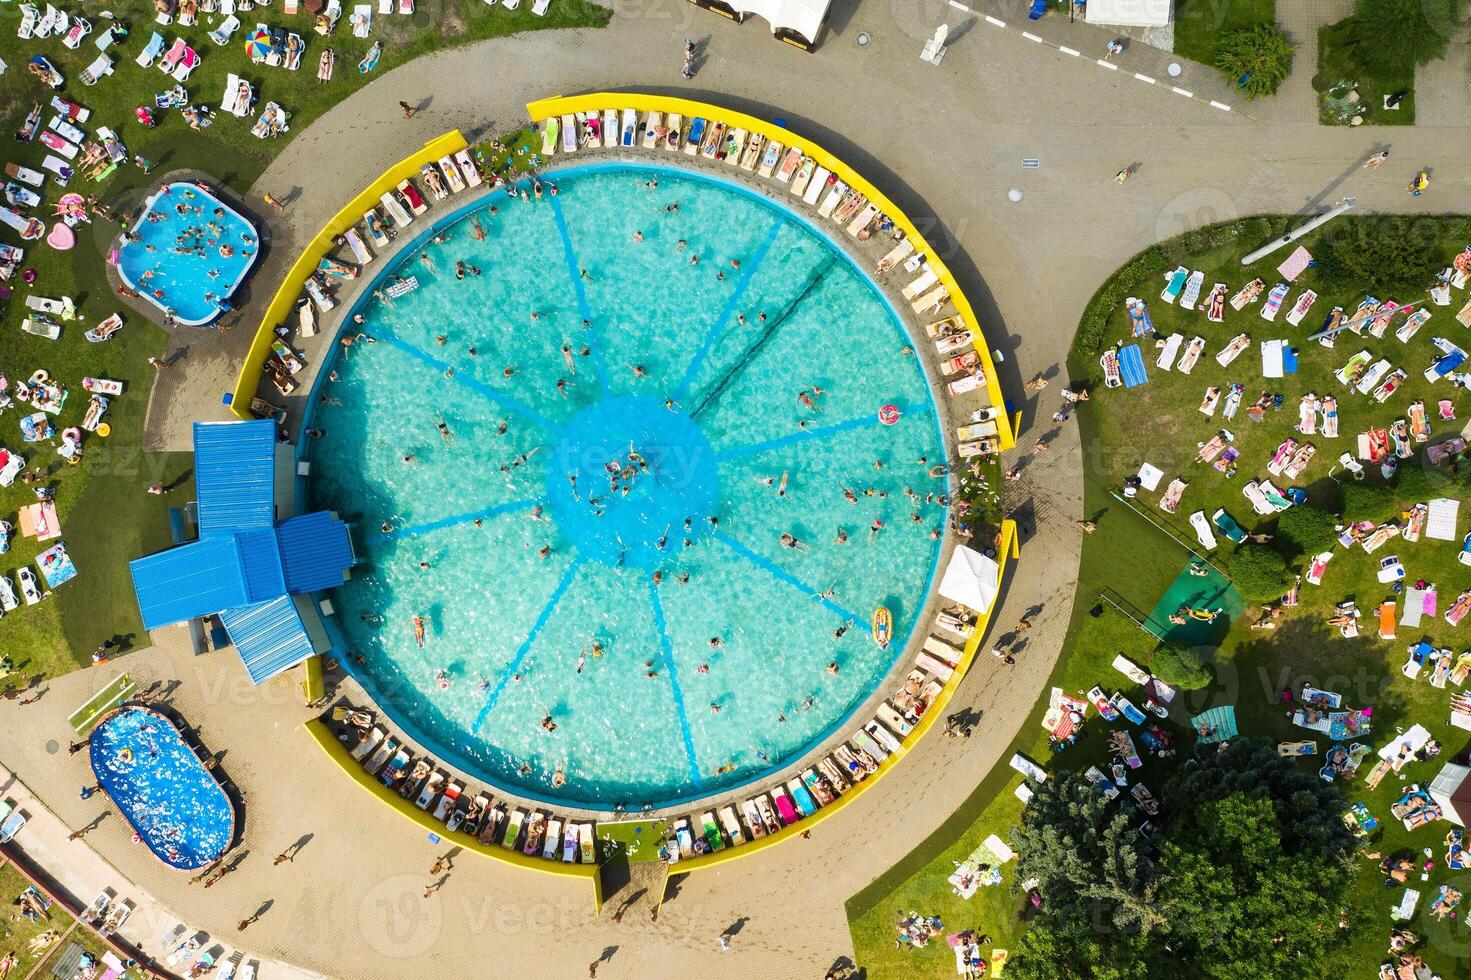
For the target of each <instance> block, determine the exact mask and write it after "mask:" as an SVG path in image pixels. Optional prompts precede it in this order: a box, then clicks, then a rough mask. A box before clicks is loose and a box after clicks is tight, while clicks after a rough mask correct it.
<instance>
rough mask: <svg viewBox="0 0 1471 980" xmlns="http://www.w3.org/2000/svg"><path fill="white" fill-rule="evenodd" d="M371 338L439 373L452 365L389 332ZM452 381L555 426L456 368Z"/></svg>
mask: <svg viewBox="0 0 1471 980" xmlns="http://www.w3.org/2000/svg"><path fill="white" fill-rule="evenodd" d="M373 339H374V340H379V341H382V342H383V343H386V344H389V345H391V346H393V347H396V348H398V349H399V350H401V351H403V352H404V353H405V354H408V355H410V356H411V357H415V358H417V359H418V360H420V361H423V362H424V364H426V365H428V366H429V367H431V368H433V369H434V370H435V371H437V372H438V373H439V374H441V375H444V372H445V371H447V370H450V369H452V368H453V365H451V364H450V363H449V362H447V361H441V360H440V359H439V358H437V357H435V356H434V355H432V354H430V353H429V352H428V351H426V350H422V349H420V348H418V347H415V346H414V345H413V344H410V343H407V342H405V341H403V340H400V339H399V338H398V337H395V336H394V335H393V334H391V333H387V332H377V333H374V334H373ZM446 377H447V375H446ZM454 381H455V382H456V383H458V384H461V385H463V386H465V387H466V388H469V389H470V390H471V391H473V392H475V393H476V394H477V395H483V396H484V397H486V398H488V399H490V400H491V401H493V402H495V403H496V404H497V405H499V406H500V407H501V408H503V409H505V410H506V411H508V412H510V413H511V414H512V415H514V416H516V417H517V418H520V419H524V420H526V421H528V422H535V423H536V424H537V425H540V426H543V427H544V428H548V429H555V428H556V425H555V424H554V423H552V422H550V421H548V420H547V419H545V418H542V416H540V415H539V414H537V413H536V412H534V411H532V410H531V409H529V408H527V407H526V406H525V405H522V404H521V403H520V402H518V401H517V400H516V399H514V398H511V397H510V396H508V395H504V394H502V393H501V392H499V391H496V390H495V389H494V388H492V387H490V385H488V384H485V383H484V382H482V381H477V380H476V379H475V378H474V377H471V376H467V375H466V374H465V373H464V372H462V371H458V370H456V372H455V375H454Z"/></svg>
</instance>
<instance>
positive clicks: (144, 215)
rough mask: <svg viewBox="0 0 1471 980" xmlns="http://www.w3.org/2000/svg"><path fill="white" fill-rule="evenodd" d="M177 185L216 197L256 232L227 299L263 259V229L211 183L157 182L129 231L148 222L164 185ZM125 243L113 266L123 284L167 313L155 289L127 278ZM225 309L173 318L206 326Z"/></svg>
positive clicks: (225, 297)
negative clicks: (252, 251) (251, 249)
mask: <svg viewBox="0 0 1471 980" xmlns="http://www.w3.org/2000/svg"><path fill="white" fill-rule="evenodd" d="M175 187H185V188H188V189H189V190H191V191H193V192H194V193H196V194H198V193H203V194H204V195H205V196H207V197H208V198H209V199H210V200H212V201H214V202H215V204H216V205H217V206H218V207H221V208H224V209H225V210H226V211H228V212H229V213H230V214H232V215H234V216H235V217H236V218H238V219H240V223H241V224H243V225H245V226H246V227H247V228H249V229H250V231H251V234H253V235H255V254H254V255H251V256H250V261H249V262H247V263H245V265H243V266H242V267H241V268H240V275H238V276H236V277H235V281H234V282H232V283H231V284H230V290H229V292H226V293H221V294H220V295H221V297H222V298H223V299H225V300H226V301H228V300H229V299H230V298H231V297H233V296H234V295H235V294H236V293H237V292H239V290H240V285H241V284H242V283H243V282H245V278H246V276H249V275H250V270H252V269H254V268H255V264H256V262H258V261H260V250H261V244H262V243H261V240H260V229H259V228H257V227H256V224H255V222H254V221H251V220H250V219H249V218H247V217H246V216H245V215H243V214H241V213H240V212H239V211H236V210H235V209H234V208H232V207H231V206H230V205H229V203H228V202H226V201H223V200H221V199H220V198H219V196H217V195H216V194H215V192H214V191H213V190H211V189H210V188H208V187H204V186H202V185H200V184H198V183H195V182H194V181H192V180H171V181H168V182H166V183H163V184H160V185H158V190H156V191H154V192H153V193H152V194H150V195H149V196H148V200H147V201H145V202H144V203H143V207H142V208H141V209H140V210H139V212H138V220H137V221H135V222H133V226H132V227H131V228H129V229H128V231H129V232H135V231H137V230H138V229H139V228H140V227H142V225H143V222H145V221H147V220H148V212H149V211H152V210H153V205H154V203H156V202H157V201H158V199H159V198H160V197H161V196H163V192H164V190H165V189H169V190H172V189H173V188H175ZM126 247H127V243H126V242H125V243H124V244H123V245H122V246H121V247H119V248H118V263H117V265H116V266H115V267H114V268H116V269H117V276H118V278H119V279H121V280H122V281H123V284H124V285H126V286H127V287H128V288H129V289H131V290H132V291H133V292H135V293H137V294H138V296H139V297H140V298H141V299H143V300H145V301H146V302H148V303H150V304H152V305H153V306H156V307H158V309H159V310H160V311H161V312H163V313H167V312H168V308H167V307H165V306H164V305H163V304H162V303H160V302H159V301H158V300H156V299H154V298H153V294H152V293H150V292H148V291H147V290H145V289H142V288H140V287H139V286H138V284H137V283H135V282H133V280H132V279H130V278H128V274H127V273H126V272H124V271H123V263H122V251H123V249H124V248H126ZM224 312H225V311H224V309H222V308H220V307H219V306H216V307H215V311H214V312H213V313H211V314H210V315H209V316H207V317H205V318H204V319H203V320H186V319H184V318H183V317H180V316H175V317H174V322H175V323H178V324H182V325H183V326H186V327H203V326H205V325H207V324H209V323H211V322H212V321H214V320H215V319H216V318H217V317H219V316H221V315H222V314H223V313H224Z"/></svg>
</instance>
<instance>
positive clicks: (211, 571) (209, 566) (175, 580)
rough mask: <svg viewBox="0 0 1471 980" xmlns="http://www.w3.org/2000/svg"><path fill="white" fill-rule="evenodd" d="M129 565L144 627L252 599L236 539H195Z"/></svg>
mask: <svg viewBox="0 0 1471 980" xmlns="http://www.w3.org/2000/svg"><path fill="white" fill-rule="evenodd" d="M129 567H130V568H131V569H132V572H133V588H134V590H135V591H136V592H137V593H138V608H139V610H141V611H142V613H143V627H144V629H150V630H151V629H155V628H157V627H159V626H168V625H170V624H172V623H180V622H183V621H184V620H187V619H193V618H194V617H196V616H208V615H210V614H212V613H216V612H219V611H220V610H221V609H228V608H230V607H231V606H238V605H240V604H241V603H245V602H249V601H250V597H249V594H248V593H247V592H246V587H245V576H244V575H243V574H242V573H241V569H240V550H239V548H238V547H237V545H236V543H235V538H234V537H233V536H231V537H225V538H215V539H212V540H199V541H191V542H190V543H188V544H185V545H181V546H179V547H177V548H171V549H169V550H168V551H161V552H159V553H158V554H156V555H148V556H147V557H145V558H137V559H134V560H133V561H132V562H131V563H130V565H129Z"/></svg>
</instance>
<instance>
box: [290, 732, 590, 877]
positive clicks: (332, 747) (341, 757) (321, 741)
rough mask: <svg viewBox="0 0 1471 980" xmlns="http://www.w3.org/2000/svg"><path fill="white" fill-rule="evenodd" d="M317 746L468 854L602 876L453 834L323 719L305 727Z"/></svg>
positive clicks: (556, 871)
mask: <svg viewBox="0 0 1471 980" xmlns="http://www.w3.org/2000/svg"><path fill="white" fill-rule="evenodd" d="M304 727H305V728H306V730H307V734H309V735H310V736H311V737H312V739H313V740H314V741H316V743H317V745H319V746H320V747H321V749H322V751H323V752H325V753H326V754H327V758H328V759H330V760H332V761H333V762H335V763H336V764H337V766H338V767H339V768H340V769H341V770H342V771H343V772H344V773H346V774H347V777H348V778H349V779H351V780H352V781H353V782H355V783H357V784H358V785H359V786H361V787H362V788H363V789H365V790H367V791H368V792H369V793H371V794H372V795H373V796H375V797H377V798H378V800H379V801H380V802H381V803H383V804H384V805H385V806H387V807H388V808H389V809H392V810H396V811H398V813H400V814H402V815H403V816H405V817H407V818H408V819H409V820H411V821H413V822H414V823H416V824H418V825H419V826H420V827H421V828H423V829H424V830H425V831H427V832H428V833H431V834H437V835H438V836H439V837H441V838H443V839H444V840H446V841H448V842H449V843H451V844H454V845H455V846H456V847H462V848H464V849H465V850H467V851H473V852H475V853H476V854H480V855H483V856H485V857H488V858H494V859H495V860H497V861H500V862H502V863H504V864H510V865H514V866H516V867H518V868H525V869H527V870H530V871H540V872H542V873H543V874H552V875H557V876H559V877H563V878H593V879H596V878H597V877H598V866H597V865H596V864H566V863H564V862H562V861H552V860H549V859H547V858H544V857H533V856H532V855H530V854H523V853H522V852H520V851H513V850H511V849H510V848H506V847H502V846H500V845H499V844H482V843H480V841H479V840H477V839H476V838H474V837H471V836H470V835H469V834H464V833H460V832H459V831H453V832H451V831H450V830H449V828H447V827H446V826H445V825H444V823H443V822H442V821H439V820H435V819H434V815H433V814H431V813H429V812H428V811H426V810H421V809H419V808H418V807H417V806H415V805H414V802H413V801H412V800H406V799H404V798H403V797H402V796H399V795H398V793H397V792H396V791H394V790H392V789H389V788H388V787H387V786H384V785H383V783H382V781H381V780H379V779H378V777H377V776H375V775H373V774H372V773H370V772H368V770H366V769H364V768H363V766H362V764H361V763H360V762H358V761H357V760H356V759H354V758H353V757H352V754H351V753H350V752H349V751H348V749H347V746H345V745H343V744H342V743H341V742H340V741H338V740H337V736H336V735H335V734H333V732H332V729H331V727H330V726H329V725H328V724H327V723H326V722H324V721H322V720H321V719H319V718H314V719H312V720H310V721H308V722H306V724H305V726H304ZM521 805H522V806H523V808H526V809H538V808H536V807H533V806H531V805H530V804H521ZM575 822H577V823H588V822H592V821H575Z"/></svg>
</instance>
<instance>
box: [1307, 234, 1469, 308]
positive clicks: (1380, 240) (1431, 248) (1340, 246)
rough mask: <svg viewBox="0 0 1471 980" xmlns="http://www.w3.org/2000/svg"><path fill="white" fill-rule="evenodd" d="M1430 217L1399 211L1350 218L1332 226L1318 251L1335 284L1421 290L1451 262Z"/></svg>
mask: <svg viewBox="0 0 1471 980" xmlns="http://www.w3.org/2000/svg"><path fill="white" fill-rule="evenodd" d="M1435 239H1436V230H1435V229H1434V226H1433V225H1432V224H1431V223H1428V222H1426V223H1422V222H1419V221H1418V220H1416V219H1407V218H1398V217H1372V218H1359V219H1351V220H1349V221H1346V222H1344V223H1343V224H1341V225H1338V226H1336V227H1334V228H1331V229H1330V230H1329V231H1328V232H1326V233H1325V234H1324V235H1323V238H1322V240H1321V241H1320V242H1319V244H1318V247H1317V248H1315V249H1314V250H1313V251H1314V253H1315V254H1316V256H1317V259H1318V267H1319V271H1320V272H1321V273H1322V275H1323V276H1324V277H1325V279H1326V280H1327V281H1328V282H1330V283H1332V284H1335V285H1342V286H1345V287H1347V286H1352V288H1354V289H1362V288H1364V287H1365V286H1367V287H1368V288H1370V289H1371V290H1373V291H1374V292H1375V293H1377V294H1378V295H1379V296H1381V297H1383V296H1385V294H1387V293H1396V292H1419V291H1420V290H1422V289H1424V288H1425V287H1426V286H1427V285H1428V284H1430V283H1433V282H1434V281H1435V274H1436V273H1437V272H1439V271H1440V270H1441V269H1442V268H1443V267H1444V266H1445V264H1446V262H1445V260H1446V259H1447V258H1448V256H1447V255H1446V254H1445V249H1444V244H1443V243H1442V242H1440V241H1437V240H1435Z"/></svg>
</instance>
